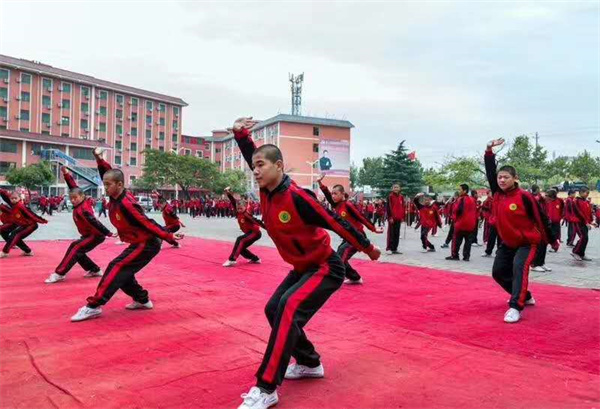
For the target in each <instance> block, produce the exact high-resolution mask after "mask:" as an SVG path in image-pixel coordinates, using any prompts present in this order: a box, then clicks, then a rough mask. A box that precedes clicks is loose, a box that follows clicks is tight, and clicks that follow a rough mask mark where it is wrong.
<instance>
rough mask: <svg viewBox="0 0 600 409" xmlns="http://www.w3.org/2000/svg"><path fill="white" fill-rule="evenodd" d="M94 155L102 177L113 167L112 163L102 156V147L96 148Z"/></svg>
mask: <svg viewBox="0 0 600 409" xmlns="http://www.w3.org/2000/svg"><path fill="white" fill-rule="evenodd" d="M93 153H94V156H95V157H96V164H98V173H100V179H102V178H103V177H104V174H105V173H106V172H107V171H109V170H111V169H112V166H110V163H108V162H107V161H105V160H104V158H103V157H102V149H100V148H96V149H94V151H93Z"/></svg>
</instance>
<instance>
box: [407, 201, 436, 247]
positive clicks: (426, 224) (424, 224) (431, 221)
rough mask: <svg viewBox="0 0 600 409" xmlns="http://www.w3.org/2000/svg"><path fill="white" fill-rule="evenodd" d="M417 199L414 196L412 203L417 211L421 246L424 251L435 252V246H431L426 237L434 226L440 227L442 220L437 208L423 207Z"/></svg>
mask: <svg viewBox="0 0 600 409" xmlns="http://www.w3.org/2000/svg"><path fill="white" fill-rule="evenodd" d="M419 199H420V197H419V196H416V197H415V198H414V199H413V203H414V204H415V207H416V208H417V210H418V211H419V223H420V224H421V246H422V247H423V249H424V250H427V249H429V250H434V251H435V246H434V245H433V244H431V242H430V241H429V239H428V236H429V232H430V231H431V230H432V229H433V228H434V227H435V226H437V227H442V218H441V217H440V214H439V211H438V208H437V206H435V205H434V204H430V205H424V204H422V203H421V202H420V201H419ZM417 227H418V226H417ZM415 228H416V227H415Z"/></svg>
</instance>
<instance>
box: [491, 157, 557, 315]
mask: <svg viewBox="0 0 600 409" xmlns="http://www.w3.org/2000/svg"><path fill="white" fill-rule="evenodd" d="M484 160H485V170H486V175H487V179H488V182H489V184H490V189H491V191H492V193H493V195H494V204H493V209H492V215H493V216H492V217H493V218H494V220H495V223H496V229H497V230H498V235H499V236H500V238H501V239H502V244H501V245H500V247H499V248H498V251H497V252H496V258H495V260H494V266H493V268H492V276H493V277H494V280H495V281H496V282H497V283H498V284H499V285H500V286H502V288H504V290H505V291H506V292H507V293H509V294H510V295H511V298H510V301H509V306H510V307H511V308H516V309H518V310H522V309H523V308H524V306H525V301H526V300H527V299H529V298H531V293H530V292H529V291H528V284H529V267H530V266H531V263H532V262H533V259H534V258H535V255H536V251H537V248H538V246H539V245H540V243H541V242H543V241H546V242H547V243H551V244H552V245H553V248H557V244H558V241H557V240H555V239H554V238H553V237H552V232H551V231H550V228H549V222H548V220H547V219H545V215H544V214H543V213H542V212H541V211H540V208H539V205H538V202H537V201H536V200H535V198H534V197H533V195H532V194H531V193H529V192H527V191H526V190H523V189H521V188H519V186H518V185H517V184H515V186H514V187H513V188H512V189H510V190H508V191H503V190H501V189H500V187H499V186H498V181H497V171H496V169H497V168H496V166H497V165H496V155H494V153H493V151H492V150H491V149H489V150H487V151H486V153H485V157H484Z"/></svg>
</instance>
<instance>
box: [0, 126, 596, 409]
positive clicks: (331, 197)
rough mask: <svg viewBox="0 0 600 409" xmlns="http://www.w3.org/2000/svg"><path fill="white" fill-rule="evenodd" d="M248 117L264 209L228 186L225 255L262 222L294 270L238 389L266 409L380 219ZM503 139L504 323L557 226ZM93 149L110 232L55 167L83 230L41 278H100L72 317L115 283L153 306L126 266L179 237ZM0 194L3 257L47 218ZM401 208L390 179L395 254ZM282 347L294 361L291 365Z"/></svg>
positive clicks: (86, 315)
mask: <svg viewBox="0 0 600 409" xmlns="http://www.w3.org/2000/svg"><path fill="white" fill-rule="evenodd" d="M254 124H255V122H254V121H253V120H252V118H240V119H238V120H236V121H235V123H234V125H233V131H234V137H235V141H236V143H237V144H238V146H239V148H240V151H241V152H242V155H243V156H244V158H245V160H246V161H247V162H248V165H249V166H250V168H251V169H252V171H253V175H254V177H255V179H256V182H257V183H258V185H259V187H260V206H261V213H262V215H263V219H262V220H258V219H256V218H255V217H254V216H253V215H252V214H251V212H250V211H249V210H248V204H247V202H246V201H245V200H244V199H242V198H236V197H235V196H234V194H233V192H231V191H230V189H226V192H225V193H226V195H227V197H228V198H229V200H230V202H231V205H232V206H233V207H234V208H235V209H236V216H237V221H238V223H239V226H240V229H241V230H242V232H243V235H241V236H240V237H239V238H238V239H237V240H236V243H235V245H234V248H233V250H232V253H231V255H230V257H229V259H228V260H227V261H226V262H225V264H224V265H225V266H232V265H233V264H235V262H236V259H237V258H238V257H239V256H240V255H241V256H242V257H245V258H247V259H249V260H250V262H254V263H259V262H260V259H259V257H258V256H256V255H255V254H253V253H252V252H250V250H249V247H250V245H251V244H252V243H254V242H255V241H256V240H258V239H259V238H260V237H261V233H260V229H261V228H263V229H266V230H267V232H268V234H269V236H270V237H271V238H272V240H273V242H274V243H275V246H276V248H277V250H278V252H279V254H280V255H281V257H282V258H283V260H285V261H286V262H287V263H289V264H291V265H292V267H293V269H292V270H291V271H290V272H289V274H288V275H287V276H286V277H285V278H284V280H283V281H282V282H281V284H280V285H279V286H278V287H277V289H276V290H275V292H274V294H273V295H272V296H271V298H270V299H269V301H268V302H267V306H266V308H265V312H266V315H267V319H268V321H269V324H270V325H271V334H270V336H269V341H268V345H267V348H266V352H265V354H264V357H263V360H262V363H261V364H260V366H259V368H258V371H257V374H256V378H257V381H256V386H254V387H252V388H251V389H250V391H249V392H248V393H245V394H243V395H242V398H243V402H242V404H241V405H240V409H249V408H252V409H266V408H268V407H271V406H273V405H275V404H276V403H277V402H278V400H279V397H278V394H277V388H278V386H279V385H281V383H282V382H283V380H284V379H300V378H321V377H323V376H324V367H323V364H322V362H321V357H320V355H319V354H318V353H317V351H316V348H315V346H314V345H313V344H312V343H311V342H310V340H309V339H308V337H307V335H306V333H305V331H304V326H305V325H306V323H307V322H308V320H309V319H310V318H311V317H312V316H313V315H314V314H315V313H316V312H317V311H319V310H320V308H321V307H322V306H323V305H324V304H325V302H326V301H327V300H328V299H329V298H330V297H331V295H333V293H334V292H335V291H336V290H338V289H339V288H340V287H341V285H342V284H343V283H344V282H349V283H359V282H362V278H361V276H360V274H358V272H356V270H354V269H353V268H352V266H351V265H350V264H349V260H350V258H351V257H352V256H353V255H354V254H355V253H356V252H358V251H361V252H364V253H366V254H367V255H368V256H369V258H370V259H371V260H377V259H378V258H379V257H380V255H381V251H380V250H379V249H378V248H377V247H375V246H373V244H371V242H370V241H369V239H368V238H367V236H366V235H365V232H364V227H366V228H367V229H369V230H371V231H373V232H374V233H382V229H381V228H377V227H375V225H374V224H373V223H372V222H371V221H370V220H369V219H367V218H365V217H364V215H363V214H362V213H361V212H360V211H359V210H358V209H357V208H356V207H355V206H354V205H353V204H352V203H351V202H349V201H348V200H347V194H346V192H345V191H344V188H343V187H342V186H341V185H334V186H333V187H332V188H331V190H330V189H329V188H328V187H327V186H326V185H325V184H324V183H323V180H324V177H321V178H320V179H319V185H320V187H321V190H322V192H323V193H324V195H325V197H326V200H327V201H328V202H329V204H330V205H331V207H332V209H333V211H330V210H328V209H326V208H325V207H323V206H322V205H321V204H320V203H319V201H318V200H317V198H316V196H315V195H314V193H313V192H311V191H309V190H305V189H303V188H301V187H299V186H298V185H297V184H296V183H295V182H294V181H293V180H292V179H291V178H290V177H289V176H288V175H287V174H285V172H284V169H285V165H284V159H283V156H282V153H281V151H280V150H279V148H277V146H275V145H270V144H266V145H262V146H260V147H256V145H255V144H254V142H253V140H252V138H251V136H250V134H251V132H250V129H251V128H252V127H253V126H254ZM503 143H504V141H503V140H502V139H499V140H494V141H492V142H490V144H489V145H488V147H487V150H486V153H485V165H486V174H487V177H488V181H489V184H490V187H491V193H492V195H491V197H490V199H489V200H490V202H489V203H488V204H487V205H485V206H484V207H486V208H487V210H486V212H489V215H488V218H487V219H486V220H489V225H488V226H487V231H488V234H489V237H491V236H492V234H496V235H497V236H498V237H499V238H500V240H501V245H500V246H498V250H497V254H496V258H495V260H494V265H493V268H492V276H493V278H494V280H495V281H496V282H497V283H498V284H499V285H500V286H501V287H502V288H503V289H504V290H505V291H506V292H507V293H508V294H509V295H510V300H509V302H508V305H509V309H508V311H507V312H506V313H505V316H504V321H506V322H511V323H512V322H517V321H519V319H520V317H521V314H522V311H523V309H524V308H525V306H527V305H534V304H535V299H534V298H533V296H532V294H531V293H530V292H529V291H528V279H527V277H528V273H529V267H530V265H531V264H532V263H533V262H534V260H535V259H536V257H537V255H538V251H539V249H541V248H543V246H544V245H550V246H551V247H552V248H553V249H554V250H558V247H559V240H558V237H557V231H559V230H560V229H559V228H558V230H557V227H556V225H555V224H556V223H557V221H556V219H555V218H554V219H553V218H552V216H550V221H552V224H549V223H548V222H547V220H546V218H547V213H550V212H549V211H548V212H545V211H543V210H542V207H541V205H540V202H539V201H538V199H537V198H536V196H535V195H534V194H532V193H530V192H527V191H525V190H523V189H521V188H520V187H519V184H518V178H517V173H516V170H515V169H514V168H513V167H511V166H502V167H500V169H497V165H496V160H495V155H494V153H493V148H494V147H497V146H500V145H502V144H503ZM94 155H95V157H96V160H97V164H98V170H99V172H100V175H101V177H102V180H103V184H104V188H105V190H106V194H107V195H108V196H109V197H110V205H109V206H108V209H109V219H110V221H111V223H112V224H113V226H115V227H116V230H117V232H116V233H114V234H113V233H111V232H110V230H109V229H108V228H106V226H104V225H102V223H100V222H99V221H98V220H97V219H96V218H95V216H94V213H93V209H92V203H91V200H89V199H88V198H86V196H85V195H84V193H83V192H82V191H81V189H79V188H78V187H77V185H76V183H75V181H74V179H73V178H72V177H71V175H70V174H69V172H68V171H67V170H66V169H65V170H63V173H64V175H65V180H66V181H67V184H68V185H69V188H70V192H69V196H70V199H71V201H72V202H73V204H74V211H73V220H74V222H75V224H76V226H77V229H78V231H79V233H80V234H81V236H82V237H81V239H79V240H76V241H74V242H73V243H72V244H71V245H70V246H69V248H68V250H67V252H66V253H65V255H64V257H63V259H62V260H61V262H60V263H59V265H58V266H57V268H56V270H55V271H54V272H53V273H52V274H51V275H50V277H49V278H48V279H47V280H46V281H47V282H48V283H55V282H58V281H62V280H64V277H65V275H66V274H67V272H68V271H69V270H70V269H71V268H72V267H73V265H74V264H75V263H80V264H81V265H82V267H83V268H84V270H85V271H86V272H87V273H86V275H87V276H90V277H101V279H100V282H99V283H98V285H97V288H96V291H95V292H94V294H93V295H91V296H89V297H88V298H87V300H86V305H84V306H83V307H82V308H81V309H80V310H79V311H77V313H76V314H75V315H74V316H73V317H72V318H71V320H72V321H74V322H77V321H82V320H87V319H90V318H95V317H98V316H99V315H100V314H101V313H102V309H101V307H102V305H104V304H106V303H107V302H108V301H109V300H110V298H111V297H112V296H113V295H114V294H115V293H116V291H118V290H119V289H121V290H123V292H125V293H126V294H127V295H129V296H130V297H131V298H132V300H133V301H132V303H131V304H129V305H127V306H126V308H128V309H152V308H153V304H152V301H151V299H150V297H149V294H148V291H147V290H146V289H144V288H143V287H142V286H141V285H140V284H139V283H138V281H137V279H136V273H137V272H139V271H140V270H141V269H142V268H143V267H144V266H146V265H147V264H148V263H149V262H150V261H151V260H152V259H153V258H154V257H155V256H156V255H157V254H158V253H159V252H160V249H161V241H162V240H164V241H166V242H168V243H170V244H171V245H173V246H178V243H177V240H181V239H182V238H183V235H182V234H180V233H174V232H176V231H178V230H179V228H180V227H181V225H182V224H181V222H180V220H179V218H178V216H177V213H176V211H175V210H174V209H173V207H172V206H171V205H170V204H169V203H167V202H166V200H164V198H162V197H158V198H157V200H158V203H159V204H160V207H161V210H162V212H163V217H164V219H165V224H166V227H163V226H160V225H159V224H157V223H156V222H155V221H154V220H152V219H149V218H148V217H147V216H146V215H145V214H144V211H143V209H142V208H141V207H140V206H139V204H138V203H137V202H136V200H135V198H134V197H133V195H132V194H131V193H130V192H129V191H128V190H127V189H126V188H125V186H124V177H123V173H122V172H121V171H120V170H118V169H111V167H110V165H109V164H108V163H107V162H106V161H105V160H104V159H103V158H102V152H101V151H100V150H95V151H94ZM0 193H1V194H2V197H3V198H4V200H5V201H7V205H3V207H2V217H3V223H4V224H3V226H2V227H3V228H2V236H3V237H4V238H5V240H6V245H5V247H4V249H3V253H2V256H3V257H5V256H6V255H8V253H9V252H10V250H11V249H12V248H13V247H14V246H18V247H20V248H21V249H22V250H23V251H24V252H25V254H26V255H32V254H33V253H32V251H31V249H29V248H28V247H27V246H26V245H25V243H24V242H23V239H25V238H26V237H27V236H28V235H29V234H31V233H32V232H33V231H34V230H35V229H37V225H38V223H46V220H44V219H42V218H40V217H38V216H37V215H35V214H34V213H33V212H31V211H30V210H29V209H28V208H27V207H26V206H25V205H24V204H23V203H22V202H21V201H20V198H19V197H18V195H16V194H10V193H9V192H6V191H3V190H2V191H0ZM468 193H469V189H468V186H466V185H463V186H462V187H461V192H460V194H459V196H458V198H457V199H456V201H455V203H454V209H453V212H452V223H451V224H452V226H453V233H452V237H453V240H452V241H453V244H452V250H451V252H452V254H451V256H450V258H451V259H457V258H458V253H459V249H460V246H461V241H464V242H465V244H466V243H470V240H469V235H471V234H472V233H473V229H474V224H475V223H476V218H475V217H473V214H475V213H476V204H475V203H474V201H473V200H472V197H471V196H470V195H469V194H468ZM585 199H586V192H585V191H582V192H581V194H580V198H578V199H575V201H574V204H573V207H572V209H573V210H572V211H573V212H574V213H575V214H577V215H578V217H581V219H578V221H577V223H576V225H575V226H574V227H573V230H574V232H575V234H579V235H580V237H581V238H580V241H579V242H578V244H577V245H576V246H575V248H574V252H576V253H575V254H579V255H581V258H582V259H583V257H584V254H585V246H586V243H587V235H586V233H585V232H586V231H587V229H588V228H589V227H590V225H591V222H592V219H591V207H589V202H587V200H585ZM413 204H414V206H415V208H416V209H417V210H418V214H419V217H418V219H419V221H418V223H419V227H420V228H421V243H422V246H423V249H424V251H427V252H430V251H435V247H434V246H433V245H432V244H431V242H429V240H428V236H429V234H430V233H431V231H432V230H433V229H434V228H436V227H437V228H440V227H441V226H442V223H441V217H440V214H439V209H437V208H436V206H435V204H434V203H433V200H432V198H431V197H429V196H427V195H424V194H420V195H417V196H416V197H415V198H414V200H413ZM404 209H405V207H404V198H403V196H402V195H401V194H400V186H399V185H395V186H394V187H393V191H392V193H391V194H390V197H389V198H388V202H387V218H388V223H389V227H388V240H387V244H388V245H387V247H388V248H387V249H388V250H389V251H390V252H392V253H394V252H397V246H398V240H399V234H400V226H401V223H402V222H403V221H404V215H405V212H404ZM5 216H6V218H4V217H5ZM5 226H8V227H6V228H5ZM559 227H560V226H559ZM325 229H328V230H332V231H333V232H335V233H336V234H338V235H339V236H341V238H342V239H343V242H342V244H341V245H340V246H339V247H338V249H337V251H334V250H333V249H332V248H331V245H330V236H329V234H328V233H327V232H326V231H325ZM493 231H495V233H492V232H493ZM109 236H119V237H120V238H121V240H122V241H124V242H126V243H129V246H128V247H127V248H126V249H125V250H124V251H123V252H122V253H121V254H120V255H119V256H117V257H116V258H115V259H114V260H113V261H111V262H110V263H109V264H108V266H107V268H106V271H105V272H104V274H103V273H102V271H101V270H100V267H99V266H98V265H96V264H95V263H94V262H93V261H92V260H91V259H90V258H89V254H88V253H90V252H91V250H93V249H94V248H95V247H96V246H98V245H99V244H100V243H102V242H103V241H104V240H105V238H106V237H109ZM465 255H466V258H467V259H468V255H469V253H468V250H465V248H464V247H463V258H465ZM292 357H293V358H294V360H295V362H294V363H291V364H290V361H291V358H292Z"/></svg>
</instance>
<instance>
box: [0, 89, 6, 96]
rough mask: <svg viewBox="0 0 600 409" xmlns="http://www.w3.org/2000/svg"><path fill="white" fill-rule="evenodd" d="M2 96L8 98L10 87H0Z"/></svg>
mask: <svg viewBox="0 0 600 409" xmlns="http://www.w3.org/2000/svg"><path fill="white" fill-rule="evenodd" d="M0 98H8V88H0Z"/></svg>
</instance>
